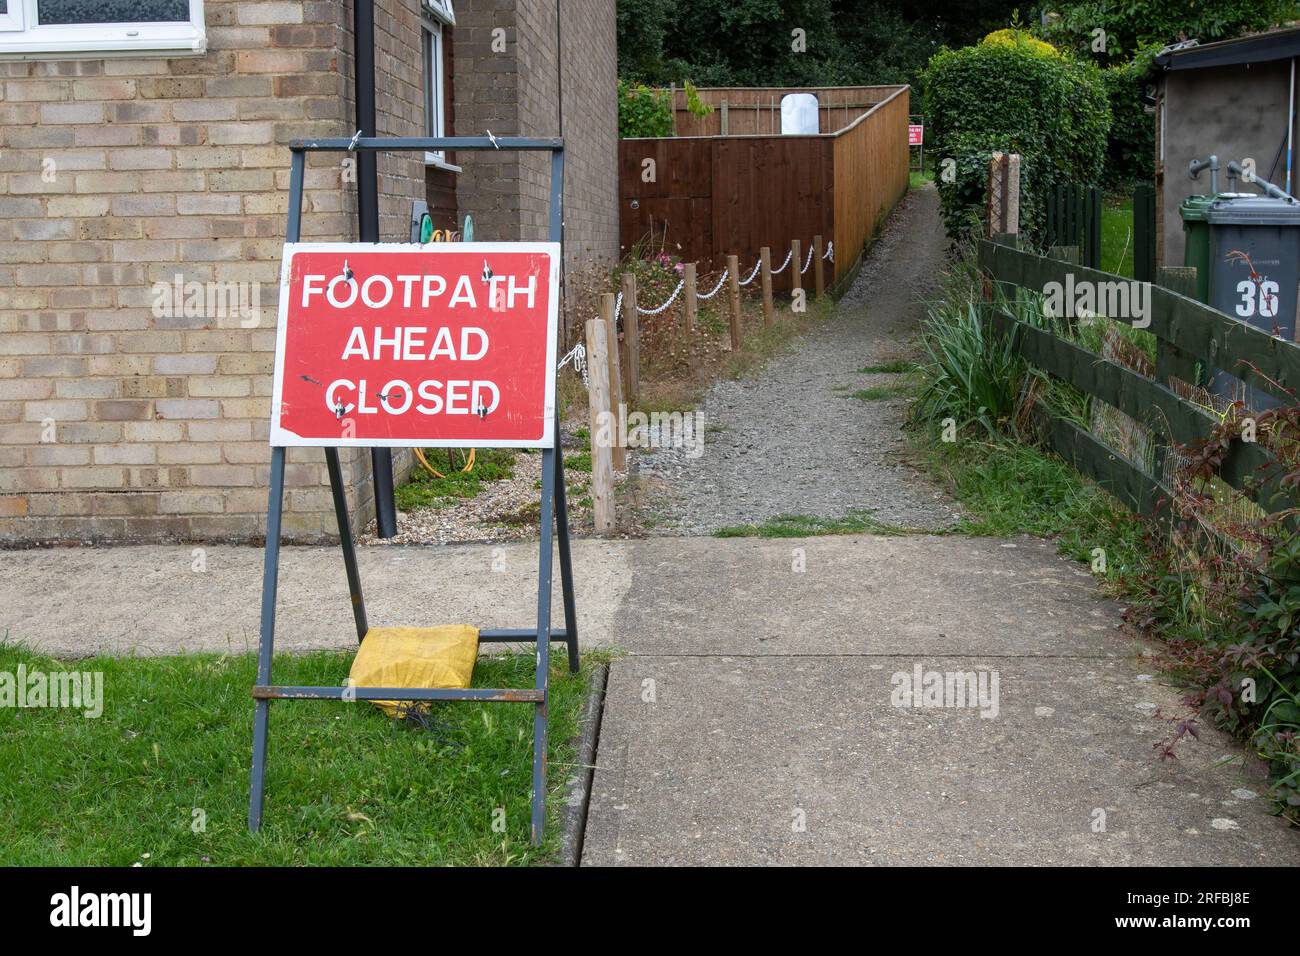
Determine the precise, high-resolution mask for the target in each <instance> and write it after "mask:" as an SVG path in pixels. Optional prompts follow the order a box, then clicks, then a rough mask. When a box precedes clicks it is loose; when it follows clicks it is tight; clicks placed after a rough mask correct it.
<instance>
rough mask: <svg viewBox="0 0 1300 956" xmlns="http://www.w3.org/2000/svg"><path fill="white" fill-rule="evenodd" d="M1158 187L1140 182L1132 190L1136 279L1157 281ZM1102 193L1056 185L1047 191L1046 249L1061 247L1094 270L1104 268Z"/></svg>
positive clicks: (1067, 253) (1082, 187) (1076, 186)
mask: <svg viewBox="0 0 1300 956" xmlns="http://www.w3.org/2000/svg"><path fill="white" fill-rule="evenodd" d="M1155 195H1156V194H1155V187H1154V186H1152V185H1151V184H1150V183H1138V184H1137V185H1136V186H1135V187H1134V189H1133V252H1132V254H1133V277H1134V278H1136V279H1141V280H1142V281H1144V282H1154V281H1155V278H1156V199H1155ZM1101 219H1102V192H1101V190H1100V189H1099V188H1097V187H1096V186H1078V185H1074V184H1072V183H1070V184H1064V185H1063V184H1057V185H1055V186H1052V187H1051V188H1050V189H1049V190H1048V192H1047V230H1046V235H1045V239H1046V241H1045V242H1044V245H1045V247H1046V248H1049V249H1051V248H1055V247H1061V248H1062V249H1063V250H1067V251H1065V252H1064V254H1065V255H1068V256H1073V255H1075V253H1074V252H1072V251H1068V250H1074V249H1077V250H1078V260H1079V262H1081V263H1082V264H1083V265H1085V266H1088V267H1089V268H1091V269H1099V268H1101V238H1102V228H1101Z"/></svg>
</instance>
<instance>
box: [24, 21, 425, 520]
mask: <svg viewBox="0 0 1300 956" xmlns="http://www.w3.org/2000/svg"><path fill="white" fill-rule="evenodd" d="M389 3H390V4H391V5H392V6H395V7H397V8H399V12H397V13H389V12H388V11H387V9H386V8H381V11H380V12H379V14H378V15H377V17H376V21H377V37H378V42H379V44H380V47H381V49H383V50H384V52H385V53H391V54H392V55H391V56H387V55H381V56H380V58H379V59H380V63H381V64H383V65H384V66H385V67H388V68H389V69H392V70H393V76H392V83H391V84H390V85H388V86H387V87H385V86H383V85H381V87H380V90H381V92H380V97H381V100H380V103H381V109H382V110H383V112H382V113H381V122H383V123H385V124H386V126H387V128H383V127H381V132H393V133H396V132H410V128H409V127H410V124H411V123H412V122H415V123H417V124H418V121H419V111H420V110H421V109H422V107H421V105H420V98H419V96H418V89H419V86H418V82H419V80H418V74H414V77H415V78H414V80H413V79H412V77H413V74H412V72H411V71H412V70H418V62H419V57H418V55H417V56H415V57H414V58H413V60H412V58H411V57H410V56H409V55H408V53H407V52H406V51H405V50H404V49H403V48H402V45H403V44H409V43H410V42H411V39H410V37H411V36H414V37H415V39H416V41H418V38H419V34H418V32H412V31H411V29H410V26H411V24H412V23H413V22H414V16H415V14H414V8H415V7H414V0H389ZM206 17H207V24H208V46H209V49H208V52H207V53H206V54H205V55H203V56H200V57H192V58H177V59H113V58H106V59H87V60H52V61H45V62H3V63H0V83H2V84H3V94H2V96H0V540H5V541H34V540H49V539H58V540H124V539H129V540H175V539H195V538H224V539H246V538H251V537H255V536H256V535H258V534H260V533H263V532H264V529H265V513H266V490H265V489H266V485H267V481H268V474H269V459H270V453H269V449H268V447H267V444H266V437H267V419H268V411H269V395H270V390H271V376H270V372H271V361H272V350H273V348H274V327H275V315H276V311H275V310H276V292H277V287H278V279H279V258H280V246H281V243H282V242H283V236H284V223H285V213H286V210H287V208H288V202H287V200H288V194H287V191H286V190H287V186H288V169H289V151H288V149H287V148H286V144H287V143H288V142H289V141H290V140H291V139H294V138H297V137H303V136H326V135H329V136H338V135H343V134H344V133H345V132H350V130H351V126H350V117H351V109H352V107H351V81H350V77H349V76H348V75H347V73H346V72H345V69H347V68H350V56H349V55H348V53H347V51H348V49H350V44H351V38H350V35H348V33H347V31H346V30H345V24H346V23H349V22H350V19H351V11H350V9H348V8H346V7H345V6H344V5H343V4H340V3H337V2H329V0H320V2H316V0H308V2H296V0H294V2H280V0H261V2H257V0H254V2H233V3H222V2H209V3H208V4H206ZM398 38H401V39H398ZM340 61H343V63H344V68H341V66H340ZM407 63H413V64H414V65H412V66H411V67H410V69H403V68H402V65H403V64H407ZM413 82H414V84H415V86H414V89H415V90H416V94H415V96H414V106H413V107H412V105H411V98H412V93H411V90H412V83H413ZM413 109H414V111H415V113H414V114H413V112H412V110H413ZM384 171H385V172H386V173H387V175H386V177H385V179H384V185H383V188H384V190H385V193H386V196H385V200H384V206H383V212H384V213H385V222H384V225H385V227H386V228H387V227H390V226H392V225H393V224H394V223H395V222H396V221H397V220H398V219H399V218H400V219H401V220H403V221H404V220H405V217H406V212H405V209H404V208H403V206H402V203H403V202H404V201H406V202H409V197H410V196H412V195H415V194H417V192H418V187H419V181H420V177H422V175H423V171H422V170H420V171H419V173H418V175H414V174H413V173H412V172H411V171H410V170H409V169H405V168H401V166H400V164H395V163H392V162H389V163H388V164H387V165H386V166H385V168H384ZM342 180H343V176H342V175H341V166H340V161H339V158H338V157H337V156H325V155H315V156H311V157H309V166H308V170H307V176H306V193H305V201H304V217H303V225H302V232H303V237H304V238H305V239H307V238H310V239H331V240H332V239H344V238H348V237H350V236H352V235H354V230H355V226H354V221H355V220H354V215H353V212H352V211H353V210H354V209H355V187H351V186H345V184H344V183H343V182H342ZM178 280H179V281H180V282H181V283H182V290H185V289H186V286H185V285H184V284H185V283H201V284H204V286H203V289H204V292H205V293H206V290H207V289H208V286H207V284H208V283H213V284H217V283H220V284H226V283H244V284H245V285H244V286H243V287H242V289H243V293H244V299H243V300H242V301H243V302H244V304H245V305H246V306H248V307H249V308H248V309H247V311H241V310H238V309H232V308H230V307H229V306H230V305H231V304H233V302H234V301H239V300H238V299H237V297H236V298H234V299H227V300H226V301H225V302H224V303H223V302H221V301H220V300H219V298H218V297H219V296H220V295H221V294H222V290H223V289H224V290H233V288H234V287H231V286H218V287H215V288H216V295H215V296H213V297H212V299H211V300H210V301H209V302H205V306H204V307H203V308H200V307H199V306H198V301H199V300H198V299H195V300H194V301H193V305H194V307H193V308H188V309H187V308H184V307H182V308H179V309H162V310H161V311H162V313H163V314H155V313H156V312H158V311H160V310H159V309H157V308H156V305H158V301H157V300H158V295H157V289H156V287H155V283H162V284H165V285H169V286H173V287H174V283H176V282H177V281H178ZM193 289H194V287H193V286H190V287H189V290H190V291H191V292H192V291H193ZM254 289H256V293H254V292H253V290H254ZM254 295H256V299H254ZM236 296H237V294H236ZM212 301H215V303H216V305H217V308H216V309H207V308H206V306H207V305H208V304H210V302H212ZM254 301H256V302H257V304H258V305H259V306H260V309H259V310H257V313H260V314H254V310H252V308H251V306H252V303H253V302H254ZM343 459H344V463H345V475H346V477H347V480H348V482H349V484H350V485H351V486H352V487H353V489H354V493H353V494H352V496H351V498H352V504H353V506H354V507H359V509H360V510H361V511H362V512H363V514H362V517H364V512H365V509H366V508H367V507H368V502H369V495H368V494H367V493H365V492H366V490H367V488H366V482H368V474H369V463H368V460H367V458H366V456H365V454H364V453H363V452H356V451H348V450H345V451H344V454H343ZM289 462H290V464H289V467H288V469H287V478H288V484H289V492H288V496H287V507H288V511H289V513H288V514H286V517H285V528H286V533H287V534H289V535H291V536H293V537H300V538H311V537H315V536H319V535H321V534H328V533H329V530H330V527H331V523H332V520H333V519H332V511H331V510H330V509H331V503H330V496H329V491H328V485H327V477H326V474H325V469H324V465H323V462H322V460H321V456H320V453H319V452H312V451H309V450H301V451H293V452H291V453H290V456H289Z"/></svg>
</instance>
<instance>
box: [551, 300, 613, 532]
mask: <svg viewBox="0 0 1300 956" xmlns="http://www.w3.org/2000/svg"><path fill="white" fill-rule="evenodd" d="M607 340H608V337H607V335H606V331H605V322H604V320H603V319H592V320H590V321H589V322H588V323H587V396H588V400H589V402H590V405H591V511H592V520H593V521H594V522H595V526H596V533H597V534H608V533H609V532H611V531H613V530H614V462H613V455H612V452H613V448H612V447H611V446H612V445H613V444H615V443H617V441H618V428H617V424H616V420H615V419H614V418H613V416H612V412H611V406H610V393H609V348H608V345H607ZM556 440H557V441H558V440H559V436H556Z"/></svg>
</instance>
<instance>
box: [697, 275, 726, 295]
mask: <svg viewBox="0 0 1300 956" xmlns="http://www.w3.org/2000/svg"><path fill="white" fill-rule="evenodd" d="M728 274H729V272H728V270H726V269H723V270H722V278H721V279H719V280H718V284H717V285H715V286H714V287H713V291H712V292H710V293H709V294H708V295H705V294H704V293H703V292H700V293H697V294H696V296H695V297H696V298H697V299H712V298H713V297H714V296H715V295H717V294H718V293H719V292H721V291H722V284H723V283H724V282H726V281H727V276H728Z"/></svg>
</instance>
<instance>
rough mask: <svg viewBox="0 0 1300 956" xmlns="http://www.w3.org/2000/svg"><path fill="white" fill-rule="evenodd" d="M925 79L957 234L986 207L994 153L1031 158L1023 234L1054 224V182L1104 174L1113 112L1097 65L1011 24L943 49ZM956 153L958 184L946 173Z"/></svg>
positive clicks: (948, 212)
mask: <svg viewBox="0 0 1300 956" xmlns="http://www.w3.org/2000/svg"><path fill="white" fill-rule="evenodd" d="M924 81H925V86H926V93H925V112H926V115H927V117H928V122H929V124H930V130H931V133H932V135H933V138H934V144H935V152H934V154H933V155H935V156H936V157H937V160H936V161H937V163H938V164H939V168H940V176H939V189H940V197H941V200H942V203H943V212H944V220H945V223H946V225H947V228H948V232H949V234H950V235H951V236H953V237H954V238H956V237H959V236H962V235H964V234H965V233H966V232H967V231H968V230H969V228H970V225H971V223H972V221H977V220H978V218H979V217H980V216H981V215H982V213H983V203H984V194H985V189H986V182H987V176H988V167H987V157H988V155H989V154H990V153H991V152H993V151H994V150H1002V151H1006V152H1015V153H1019V154H1020V156H1021V174H1020V185H1021V211H1020V223H1021V231H1022V232H1028V233H1030V234H1035V233H1037V232H1038V231H1040V230H1041V228H1042V226H1043V225H1044V210H1045V209H1046V198H1047V189H1048V187H1049V185H1050V184H1051V183H1054V182H1076V183H1096V182H1098V181H1099V179H1100V177H1101V172H1102V166H1103V163H1104V160H1105V154H1106V135H1107V133H1108V132H1109V130H1110V124H1111V116H1110V107H1109V105H1108V103H1107V98H1106V90H1105V88H1104V86H1103V85H1102V78H1101V71H1100V70H1099V69H1098V68H1097V67H1095V66H1092V65H1091V64H1087V63H1081V62H1078V61H1076V60H1073V59H1070V58H1069V57H1066V56H1063V55H1062V54H1060V53H1059V52H1058V51H1056V50H1055V49H1053V48H1052V47H1050V46H1048V45H1047V44H1045V43H1043V42H1042V41H1039V40H1036V39H1034V38H1033V37H1031V36H1029V35H1028V34H1027V33H1025V32H1024V31H1019V30H1008V31H999V32H998V33H995V34H990V37H989V38H986V39H985V40H984V41H983V42H981V43H979V44H977V45H975V46H969V47H963V48H961V49H959V50H946V49H945V50H941V51H940V52H939V53H937V54H935V56H934V57H933V58H931V60H930V64H929V66H928V67H927V68H926V72H925V76H924ZM947 159H952V160H954V161H955V163H956V170H955V171H956V180H955V181H953V182H949V181H947V180H946V178H945V177H944V176H943V175H942V172H943V163H944V161H945V160H947Z"/></svg>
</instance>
